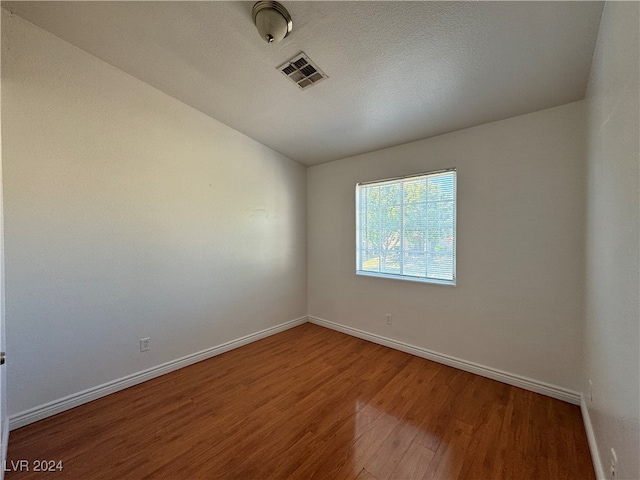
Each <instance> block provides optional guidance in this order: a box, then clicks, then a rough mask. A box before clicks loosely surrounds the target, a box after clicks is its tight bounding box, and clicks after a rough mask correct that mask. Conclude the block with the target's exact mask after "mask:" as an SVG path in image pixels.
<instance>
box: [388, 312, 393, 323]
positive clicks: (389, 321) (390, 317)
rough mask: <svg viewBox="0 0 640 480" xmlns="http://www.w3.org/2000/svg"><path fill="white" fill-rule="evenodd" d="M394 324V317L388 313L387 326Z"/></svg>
mask: <svg viewBox="0 0 640 480" xmlns="http://www.w3.org/2000/svg"><path fill="white" fill-rule="evenodd" d="M392 323H393V316H392V315H391V314H390V313H387V325H391V324H392Z"/></svg>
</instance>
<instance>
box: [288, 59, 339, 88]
mask: <svg viewBox="0 0 640 480" xmlns="http://www.w3.org/2000/svg"><path fill="white" fill-rule="evenodd" d="M278 70H280V71H281V72H282V73H283V74H284V75H286V76H287V77H289V78H290V79H291V81H292V82H294V83H295V84H296V85H298V87H300V88H301V89H302V90H304V89H305V88H309V87H311V86H313V85H315V84H316V83H318V82H321V81H322V80H324V79H325V78H329V77H328V76H327V74H326V73H324V72H323V71H322V70H320V69H319V68H318V66H317V65H316V64H315V63H313V62H312V61H311V60H310V59H309V57H307V56H306V55H305V53H304V52H300V53H299V54H298V55H296V56H295V57H293V58H292V59H291V60H289V61H288V62H286V63H284V64H282V65H280V66H279V67H278Z"/></svg>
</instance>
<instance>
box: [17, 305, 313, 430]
mask: <svg viewBox="0 0 640 480" xmlns="http://www.w3.org/2000/svg"><path fill="white" fill-rule="evenodd" d="M306 322H307V317H306V316H304V317H300V318H296V319H295V320H291V321H289V322H285V323H281V324H280V325H276V326H275V327H270V328H267V329H265V330H261V331H259V332H256V333H252V334H250V335H246V336H244V337H241V338H238V339H236V340H231V341H230V342H226V343H223V344H221V345H217V346H215V347H211V348H208V349H206V350H202V351H200V352H196V353H192V354H190V355H186V356H184V357H181V358H178V359H176V360H172V361H170V362H167V363H163V364H161V365H157V366H155V367H151V368H148V369H146V370H143V371H141V372H137V373H134V374H132V375H127V376H126V377H122V378H119V379H117V380H113V381H111V382H108V383H104V384H102V385H98V386H96V387H93V388H89V389H87V390H84V391H82V392H78V393H75V394H73V395H69V396H67V397H64V398H61V399H58V400H54V401H53V402H49V403H45V404H44V405H40V406H37V407H35V408H31V409H29V410H25V411H24V412H20V413H18V414H16V415H12V416H11V417H10V419H9V428H10V429H11V430H14V429H16V428H20V427H23V426H25V425H28V424H30V423H33V422H37V421H38V420H42V419H43V418H47V417H50V416H52V415H56V414H57V413H61V412H64V411H65V410H69V409H71V408H74V407H77V406H79V405H82V404H84V403H88V402H91V401H93V400H96V399H98V398H101V397H105V396H107V395H110V394H112V393H115V392H118V391H120V390H124V389H125V388H129V387H132V386H133V385H137V384H139V383H142V382H146V381H147V380H151V379H152V378H156V377H159V376H161V375H164V374H166V373H169V372H173V371H174V370H178V369H180V368H183V367H187V366H189V365H193V364H194V363H197V362H201V361H202V360H207V359H208V358H211V357H215V356H216V355H220V354H222V353H225V352H228V351H229V350H233V349H235V348H238V347H242V346H243V345H247V344H249V343H252V342H255V341H257V340H260V339H262V338H266V337H269V336H271V335H275V334H276V333H280V332H283V331H285V330H288V329H290V328H293V327H296V326H298V325H302V324H303V323H306Z"/></svg>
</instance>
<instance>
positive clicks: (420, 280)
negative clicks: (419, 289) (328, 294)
mask: <svg viewBox="0 0 640 480" xmlns="http://www.w3.org/2000/svg"><path fill="white" fill-rule="evenodd" d="M356 275H362V276H363V277H378V278H388V279H391V280H404V281H406V282H417V283H433V284H436V285H449V286H453V287H455V286H456V281H455V279H453V280H439V279H437V278H420V277H410V276H408V275H393V274H390V273H377V272H367V271H365V270H356Z"/></svg>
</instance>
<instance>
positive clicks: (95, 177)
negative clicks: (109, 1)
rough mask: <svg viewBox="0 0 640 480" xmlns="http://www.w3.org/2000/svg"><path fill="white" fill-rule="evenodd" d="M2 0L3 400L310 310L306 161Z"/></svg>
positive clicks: (106, 374) (77, 382) (23, 400)
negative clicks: (6, 358)
mask: <svg viewBox="0 0 640 480" xmlns="http://www.w3.org/2000/svg"><path fill="white" fill-rule="evenodd" d="M2 13H3V19H2V20H3V25H2V35H3V39H2V108H3V112H2V114H3V118H2V121H3V122H2V129H3V131H2V135H3V142H2V149H3V163H4V187H5V192H4V193H5V221H6V259H7V262H6V279H7V283H6V297H7V339H8V342H7V349H8V351H9V352H11V353H10V369H9V378H8V390H9V399H8V400H9V401H8V404H9V413H10V414H16V413H17V412H22V411H24V410H26V409H29V408H32V407H36V406H38V405H41V404H43V403H46V402H49V401H53V400H56V399H59V398H61V397H64V396H66V395H70V394H74V393H76V392H79V391H81V390H84V389H88V388H91V387H94V386H96V385H99V384H102V383H104V382H107V381H111V380H114V379H117V378H120V377H123V376H125V375H128V374H131V373H134V372H138V371H141V370H143V369H146V368H150V367H152V366H155V365H159V364H161V363H163V362H167V361H170V360H173V359H176V358H178V357H181V356H184V355H187V354H190V353H193V352H197V351H199V350H203V349H206V348H208V347H212V346H215V345H219V344H221V343H223V342H226V341H229V340H232V339H236V338H239V337H241V336H244V335H247V334H250V333H254V332H256V331H259V330H262V329H265V328H268V327H271V326H274V325H278V324H281V323H283V322H286V321H290V320H293V319H295V318H298V317H301V316H304V315H305V314H306V260H305V259H306V237H305V235H306V230H305V229H306V204H305V202H306V187H305V185H306V177H305V169H304V168H303V167H302V166H301V165H299V164H297V163H294V162H292V161H290V160H288V159H287V158H285V157H283V156H281V155H279V154H277V153H276V152H274V151H272V150H270V149H269V148H267V147H265V146H263V145H261V144H259V143H257V142H255V141H253V140H251V139H249V138H248V137H246V136H244V135H242V134H240V133H238V132H237V131H235V130H233V129H231V128H228V127H226V126H225V125H223V124H221V123H219V122H217V121H215V120H212V119H211V118H209V117H207V116H205V115H203V114H201V113H199V112H197V111H195V110H193V109H192V108H189V107H187V106H185V105H184V104H182V103H180V102H178V101H177V100H175V99H173V98H171V97H168V96H167V95H165V94H163V93H161V92H159V91H157V90H155V89H153V88H151V87H149V86H148V85H146V84H144V83H142V82H140V81H138V80H136V79H134V78H133V77H131V76H129V75H127V74H125V73H123V72H121V71H119V70H117V69H115V68H113V67H111V66H109V65H107V64H105V63H104V62H102V61H100V60H98V59H96V58H95V57H92V56H91V55H88V54H86V53H84V52H83V51H81V50H79V49H77V48H75V47H73V46H71V45H70V44H68V43H66V42H64V41H62V40H60V39H58V38H56V37H54V36H52V35H51V34H49V33H46V32H44V31H43V30H40V29H38V28H37V27H35V26H33V25H32V24H30V23H27V22H25V21H23V20H21V19H20V18H18V17H15V16H14V17H11V18H9V14H8V12H6V11H3V12H2ZM147 336H149V337H151V351H150V352H147V353H140V352H139V344H138V341H139V339H140V338H142V337H147Z"/></svg>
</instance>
